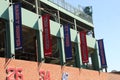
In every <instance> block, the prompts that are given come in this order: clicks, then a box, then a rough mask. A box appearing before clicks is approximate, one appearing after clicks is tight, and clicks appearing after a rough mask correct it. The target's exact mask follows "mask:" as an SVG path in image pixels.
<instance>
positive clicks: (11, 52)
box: [6, 5, 15, 58]
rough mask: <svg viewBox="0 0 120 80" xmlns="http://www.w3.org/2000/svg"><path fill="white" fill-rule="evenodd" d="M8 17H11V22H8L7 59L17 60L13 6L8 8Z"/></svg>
mask: <svg viewBox="0 0 120 80" xmlns="http://www.w3.org/2000/svg"><path fill="white" fill-rule="evenodd" d="M8 15H9V20H8V22H6V40H7V43H6V44H7V45H6V47H7V57H8V58H15V43H14V25H13V6H12V5H11V6H10V7H9V8H8ZM8 23H9V24H8Z"/></svg>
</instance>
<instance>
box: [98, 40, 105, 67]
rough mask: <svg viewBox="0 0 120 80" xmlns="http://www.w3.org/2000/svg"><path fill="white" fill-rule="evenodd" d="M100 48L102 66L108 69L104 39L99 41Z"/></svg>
mask: <svg viewBox="0 0 120 80" xmlns="http://www.w3.org/2000/svg"><path fill="white" fill-rule="evenodd" d="M98 48H99V55H100V60H101V66H102V68H106V67H107V62H106V56H105V50H104V43H103V39H100V40H98Z"/></svg>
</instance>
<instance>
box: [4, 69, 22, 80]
mask: <svg viewBox="0 0 120 80" xmlns="http://www.w3.org/2000/svg"><path fill="white" fill-rule="evenodd" d="M6 72H7V78H6V79H7V80H23V74H22V68H13V67H9V68H7V71H6Z"/></svg>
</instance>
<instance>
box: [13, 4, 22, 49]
mask: <svg viewBox="0 0 120 80" xmlns="http://www.w3.org/2000/svg"><path fill="white" fill-rule="evenodd" d="M13 17H14V39H15V49H16V50H18V49H21V48H22V19H21V4H20V3H16V4H13Z"/></svg>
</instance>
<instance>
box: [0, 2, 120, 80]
mask: <svg viewBox="0 0 120 80" xmlns="http://www.w3.org/2000/svg"><path fill="white" fill-rule="evenodd" d="M91 10H92V7H91V6H87V7H85V8H84V9H82V8H81V7H78V8H75V7H73V6H72V5H70V4H68V3H66V2H65V1H64V0H0V68H1V69H0V80H73V79H75V80H93V79H94V80H118V79H120V77H119V76H118V75H115V74H109V73H103V72H102V70H103V69H107V61H106V58H105V50H104V45H103V39H100V40H96V39H95V34H94V25H93V20H92V11H91Z"/></svg>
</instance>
